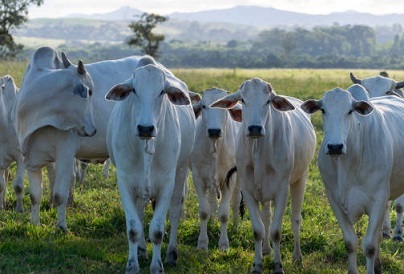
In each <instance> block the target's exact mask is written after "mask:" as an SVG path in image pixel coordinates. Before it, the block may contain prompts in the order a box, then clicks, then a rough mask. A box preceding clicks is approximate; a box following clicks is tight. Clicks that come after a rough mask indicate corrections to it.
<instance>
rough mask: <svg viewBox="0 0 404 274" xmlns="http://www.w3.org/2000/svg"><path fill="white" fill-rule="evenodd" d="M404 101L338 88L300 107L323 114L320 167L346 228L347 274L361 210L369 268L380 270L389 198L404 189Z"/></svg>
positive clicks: (353, 270)
mask: <svg viewBox="0 0 404 274" xmlns="http://www.w3.org/2000/svg"><path fill="white" fill-rule="evenodd" d="M403 103H404V100H403V99H400V98H398V97H396V96H388V97H378V98H371V99H370V101H369V102H366V101H358V100H356V99H354V98H353V97H352V95H351V93H349V92H347V91H345V90H342V89H340V88H335V89H333V90H331V91H328V92H326V93H325V94H324V96H323V97H322V98H321V99H320V100H307V101H306V102H305V103H304V104H303V105H302V108H303V110H304V111H306V112H307V113H314V112H316V111H318V110H321V111H322V113H323V116H322V117H323V129H324V139H323V142H322V145H321V148H320V151H319V156H318V166H319V169H320V173H321V176H322V178H323V181H324V185H325V190H326V194H327V197H328V200H329V202H330V205H331V208H332V210H333V212H334V214H335V216H336V217H337V220H338V223H339V225H340V227H341V229H342V233H343V236H344V241H345V246H346V249H347V252H348V272H349V273H358V270H357V258H356V250H357V246H358V240H357V235H356V233H355V230H354V224H355V223H356V222H357V221H358V220H359V219H360V218H361V216H362V215H363V214H367V215H368V216H369V224H368V229H367V231H366V235H365V238H364V239H363V241H362V247H363V252H364V254H365V256H366V271H367V273H374V272H376V273H380V272H381V266H380V260H379V244H380V239H381V228H382V223H383V218H384V213H385V210H386V207H387V202H388V200H389V199H394V198H396V197H397V196H399V195H400V194H401V193H403V192H404V184H403V180H404V179H403V178H404V169H403V168H402V159H404V147H403V146H402V140H403V138H404V128H403V127H402V125H403V124H404V104H403Z"/></svg>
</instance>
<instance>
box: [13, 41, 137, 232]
mask: <svg viewBox="0 0 404 274" xmlns="http://www.w3.org/2000/svg"><path fill="white" fill-rule="evenodd" d="M139 58H140V56H132V57H128V58H123V59H118V60H111V61H102V62H96V63H92V64H88V65H86V69H84V66H83V65H82V63H81V62H80V63H79V66H78V67H76V66H75V65H73V64H72V63H71V62H70V61H69V60H68V59H67V57H66V56H65V55H64V54H62V60H61V59H60V58H59V56H58V55H57V53H56V51H55V50H54V49H52V48H50V47H42V48H39V49H37V50H36V51H35V52H34V54H33V57H32V60H31V62H30V64H29V66H28V67H27V69H26V71H25V74H24V79H23V83H22V86H21V89H20V94H23V96H19V100H18V104H17V107H16V108H15V111H16V116H15V117H16V121H15V125H16V129H17V132H18V135H19V140H20V144H21V146H22V148H23V152H24V158H25V159H24V161H25V164H26V166H27V169H28V179H29V181H30V188H31V203H32V216H31V222H32V223H34V224H39V222H40V216H39V212H40V211H39V205H40V201H41V198H42V187H41V185H42V174H41V167H42V166H43V165H45V164H47V163H49V162H53V161H55V162H56V174H55V180H56V183H55V187H54V194H53V198H54V199H53V200H54V201H55V204H56V206H58V223H57V225H58V226H59V227H60V228H61V229H62V230H64V231H66V230H67V226H66V216H65V212H66V200H67V193H68V191H67V190H68V188H69V185H71V182H72V180H73V178H74V177H73V164H74V158H75V157H76V158H78V159H82V160H90V161H105V160H106V159H107V158H108V157H109V156H108V151H107V147H106V128H107V122H108V119H109V116H110V114H111V112H112V108H113V106H114V103H113V102H107V101H106V100H105V94H106V92H107V91H108V90H109V89H110V88H111V87H112V86H113V85H114V84H117V83H119V82H122V81H124V80H126V79H127V78H128V77H130V75H131V74H132V72H133V68H134V67H135V66H136V65H137V62H138V60H139ZM87 72H88V73H87ZM89 74H90V75H91V77H90V75H89ZM91 78H92V81H91ZM74 92H75V93H78V94H79V95H81V96H83V97H84V96H87V95H86V94H87V93H90V92H91V93H92V96H91V97H92V99H91V101H92V102H91V103H90V102H87V101H88V99H86V98H80V96H73V95H75V94H74ZM33 94H35V96H34V95H33ZM56 95H58V96H56ZM91 109H93V112H94V123H95V125H96V127H97V133H96V134H95V135H94V133H95V128H94V125H93V124H92V123H90V122H91V120H92V119H93V118H92V117H93V116H92V114H91V111H90V110H91ZM83 122H86V123H87V124H86V125H85V128H83V124H82V123H83ZM78 126H79V128H77V127H78ZM77 133H79V134H77ZM79 135H93V136H92V137H80V136H79ZM70 171H71V172H70Z"/></svg>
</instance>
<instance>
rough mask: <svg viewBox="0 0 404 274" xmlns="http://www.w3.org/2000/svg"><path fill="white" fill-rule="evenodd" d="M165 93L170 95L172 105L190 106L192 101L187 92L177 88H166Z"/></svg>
mask: <svg viewBox="0 0 404 274" xmlns="http://www.w3.org/2000/svg"><path fill="white" fill-rule="evenodd" d="M164 91H165V93H167V95H168V99H170V101H171V103H173V104H174V105H180V106H183V105H189V104H190V103H191V101H190V100H189V97H188V96H187V95H186V94H185V91H182V90H181V89H179V88H177V87H175V86H171V85H169V86H166V87H165V89H164Z"/></svg>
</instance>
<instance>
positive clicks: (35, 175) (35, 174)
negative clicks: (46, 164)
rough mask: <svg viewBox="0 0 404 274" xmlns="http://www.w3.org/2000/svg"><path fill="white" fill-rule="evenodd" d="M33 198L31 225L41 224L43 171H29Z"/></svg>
mask: <svg viewBox="0 0 404 274" xmlns="http://www.w3.org/2000/svg"><path fill="white" fill-rule="evenodd" d="M28 180H29V188H30V197H31V223H32V224H33V225H39V224H40V204H41V200H42V170H41V169H35V170H28Z"/></svg>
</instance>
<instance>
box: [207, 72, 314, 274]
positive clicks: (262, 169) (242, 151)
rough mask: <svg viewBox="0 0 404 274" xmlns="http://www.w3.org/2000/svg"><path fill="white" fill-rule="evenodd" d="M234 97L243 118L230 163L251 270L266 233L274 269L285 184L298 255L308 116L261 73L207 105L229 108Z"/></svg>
mask: <svg viewBox="0 0 404 274" xmlns="http://www.w3.org/2000/svg"><path fill="white" fill-rule="evenodd" d="M238 102H241V104H242V111H243V121H242V127H241V129H240V130H241V132H240V134H239V138H238V141H237V145H236V147H237V151H236V166H237V176H239V181H240V186H241V190H242V193H243V197H244V199H245V202H246V204H247V207H248V210H249V213H250V219H251V225H252V229H253V231H254V238H255V256H254V264H253V269H252V271H253V272H254V273H261V272H262V268H263V259H262V255H263V253H264V254H269V253H270V252H271V246H270V239H271V240H272V242H273V251H274V267H275V269H274V272H275V273H283V267H282V260H281V252H280V242H281V235H282V219H283V216H284V213H285V209H286V205H287V198H288V190H290V195H291V202H292V214H291V224H292V231H293V237H294V250H293V260H294V261H296V262H301V260H302V254H301V249H300V228H301V223H302V220H301V208H302V203H303V196H304V191H305V185H306V178H307V173H308V168H309V164H310V162H311V160H312V159H313V156H314V151H315V147H316V135H315V132H314V128H313V126H312V124H311V122H310V117H309V116H308V115H307V114H306V113H304V112H303V111H302V110H301V109H300V107H299V106H300V105H301V103H302V101H300V100H298V99H296V98H292V97H286V96H279V95H277V94H276V93H275V91H274V90H273V88H272V86H271V84H269V83H267V82H265V81H263V80H262V79H259V78H253V79H250V80H247V81H245V82H244V83H243V84H242V85H241V86H240V87H239V89H238V91H237V92H236V93H234V94H231V95H227V96H226V97H224V98H223V99H220V100H219V101H217V102H215V103H213V104H212V105H211V106H212V107H221V108H232V107H234V106H235V105H236V104H237V103H238ZM271 202H273V203H274V216H273V222H272V224H271V217H272V216H271V215H272V211H271ZM260 208H261V210H260Z"/></svg>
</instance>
